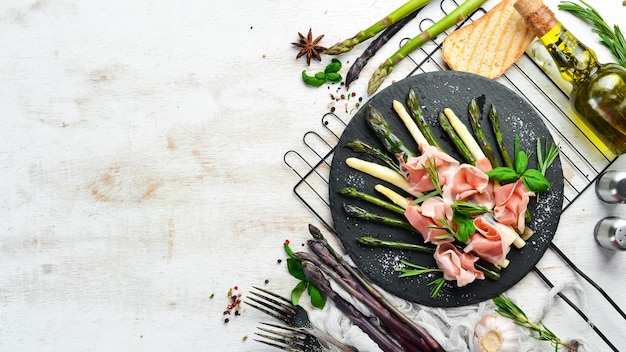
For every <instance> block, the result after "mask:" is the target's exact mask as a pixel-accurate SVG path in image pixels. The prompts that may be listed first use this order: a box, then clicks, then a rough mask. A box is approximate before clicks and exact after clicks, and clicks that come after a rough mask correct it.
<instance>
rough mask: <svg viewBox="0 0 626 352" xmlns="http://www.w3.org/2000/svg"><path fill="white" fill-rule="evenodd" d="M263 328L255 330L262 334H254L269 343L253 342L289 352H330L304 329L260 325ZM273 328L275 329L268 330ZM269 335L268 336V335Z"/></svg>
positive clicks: (262, 341) (263, 341) (268, 324)
mask: <svg viewBox="0 0 626 352" xmlns="http://www.w3.org/2000/svg"><path fill="white" fill-rule="evenodd" d="M261 324H262V325H263V326H259V327H257V329H259V330H261V331H263V332H264V333H259V332H255V333H254V334H255V335H257V336H260V337H263V338H265V339H267V340H270V341H265V340H258V339H254V341H257V342H260V343H264V344H266V345H269V346H272V347H276V348H278V349H281V350H283V351H291V352H296V351H299V352H326V351H330V350H329V349H327V348H326V347H324V346H322V344H321V343H320V341H319V340H318V339H317V338H316V337H314V336H313V335H311V334H309V333H307V332H306V330H304V328H294V327H290V326H286V325H277V324H270V323H261ZM265 326H268V327H273V328H275V329H269V328H267V327H265ZM268 334H269V335H268Z"/></svg>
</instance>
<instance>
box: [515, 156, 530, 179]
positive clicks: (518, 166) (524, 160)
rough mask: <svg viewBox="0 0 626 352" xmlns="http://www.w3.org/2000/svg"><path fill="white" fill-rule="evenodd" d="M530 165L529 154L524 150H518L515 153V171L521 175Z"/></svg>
mask: <svg viewBox="0 0 626 352" xmlns="http://www.w3.org/2000/svg"><path fill="white" fill-rule="evenodd" d="M527 167H528V155H527V154H526V153H525V152H523V151H518V152H517V153H516V154H515V171H516V172H517V173H518V174H519V175H521V174H523V173H524V171H526V168H527Z"/></svg>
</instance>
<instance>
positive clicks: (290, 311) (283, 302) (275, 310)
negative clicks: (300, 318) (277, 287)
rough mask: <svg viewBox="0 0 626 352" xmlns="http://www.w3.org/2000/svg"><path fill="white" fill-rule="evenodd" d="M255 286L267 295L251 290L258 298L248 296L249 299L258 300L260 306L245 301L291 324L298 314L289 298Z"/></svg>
mask: <svg viewBox="0 0 626 352" xmlns="http://www.w3.org/2000/svg"><path fill="white" fill-rule="evenodd" d="M253 288H254V289H256V290H259V291H261V292H263V293H265V295H264V294H261V293H258V292H254V291H250V294H252V295H254V296H256V297H258V298H256V297H251V296H248V299H250V300H251V301H253V302H256V303H257V304H259V305H260V306H259V305H256V304H252V303H250V302H247V301H246V302H245V303H246V304H248V305H250V306H251V307H253V308H256V309H258V310H259V311H261V312H263V313H265V314H267V315H269V316H271V317H273V318H275V319H278V320H281V321H283V322H285V323H286V324H289V325H291V324H292V323H291V320H292V319H293V317H294V316H295V314H296V309H295V307H294V306H293V305H292V304H291V302H290V301H289V300H288V299H286V298H285V297H282V296H279V295H277V294H275V293H273V292H271V291H268V290H265V289H262V288H260V287H253Z"/></svg>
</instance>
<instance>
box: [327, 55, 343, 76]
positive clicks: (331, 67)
mask: <svg viewBox="0 0 626 352" xmlns="http://www.w3.org/2000/svg"><path fill="white" fill-rule="evenodd" d="M339 70H341V61H339V60H338V59H335V58H333V59H332V60H331V61H330V64H328V66H326V69H324V73H326V74H328V73H335V72H339Z"/></svg>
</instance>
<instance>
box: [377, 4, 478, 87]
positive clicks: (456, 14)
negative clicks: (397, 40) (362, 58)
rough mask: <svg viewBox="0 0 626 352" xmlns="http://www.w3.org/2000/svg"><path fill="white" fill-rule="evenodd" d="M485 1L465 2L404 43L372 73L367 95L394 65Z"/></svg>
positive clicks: (378, 84)
mask: <svg viewBox="0 0 626 352" xmlns="http://www.w3.org/2000/svg"><path fill="white" fill-rule="evenodd" d="M485 1H486V0H465V2H463V3H462V4H461V5H459V6H458V7H457V8H456V9H454V10H453V11H452V12H450V13H449V14H448V15H446V16H445V17H443V18H442V19H441V20H439V21H438V22H436V23H435V24H433V25H432V26H430V27H428V28H427V29H426V30H425V31H423V32H422V33H420V34H418V35H417V36H415V37H413V38H412V39H410V40H408V41H407V42H406V43H404V45H402V46H401V47H400V49H398V51H396V52H395V53H394V54H393V55H391V56H390V57H389V58H388V59H387V60H386V61H385V62H383V63H382V64H380V66H379V67H378V69H377V70H376V71H374V74H373V75H372V78H370V81H369V84H368V87H367V94H369V95H372V94H374V93H375V92H376V91H377V90H378V88H379V87H380V86H381V84H382V83H383V81H384V80H385V77H387V75H388V74H389V73H391V71H393V69H394V67H395V65H397V64H398V63H399V62H400V61H402V60H403V59H404V58H405V57H407V56H409V54H411V53H412V52H413V51H414V50H416V49H418V48H419V47H421V46H422V45H424V44H425V43H427V42H428V41H430V40H431V39H433V38H435V37H436V36H437V35H439V34H441V33H442V32H443V31H445V30H447V29H448V28H450V27H452V26H454V25H455V24H457V23H459V22H461V21H463V20H465V18H466V17H468V16H469V15H470V14H472V13H473V12H474V11H476V9H478V8H479V7H480V6H481V5H482V4H483V3H485Z"/></svg>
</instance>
